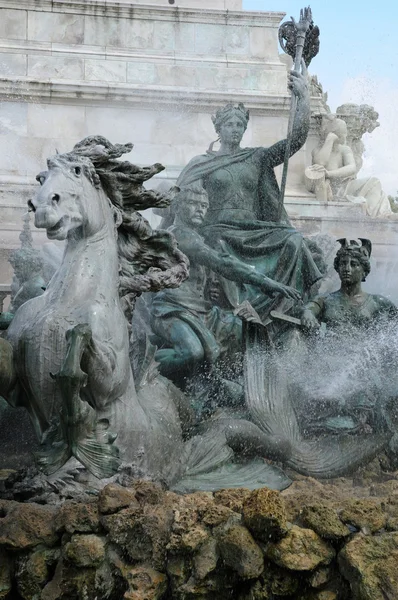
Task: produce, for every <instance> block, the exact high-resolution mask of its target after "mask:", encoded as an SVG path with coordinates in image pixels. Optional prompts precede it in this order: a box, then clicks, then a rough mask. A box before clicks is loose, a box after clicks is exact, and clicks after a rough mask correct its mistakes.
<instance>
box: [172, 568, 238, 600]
mask: <svg viewBox="0 0 398 600" xmlns="http://www.w3.org/2000/svg"><path fill="white" fill-rule="evenodd" d="M240 583H241V582H240ZM240 587H241V585H239V581H238V576H237V575H236V574H235V573H233V572H232V571H231V570H229V569H228V570H225V569H220V570H218V571H217V572H214V573H212V574H211V575H209V576H208V577H206V579H205V580H204V581H198V580H197V579H196V578H195V577H194V576H191V577H189V579H188V580H187V581H186V582H185V583H183V584H182V585H181V586H180V587H178V588H174V589H173V594H172V596H171V597H172V598H173V600H221V599H222V600H224V599H225V600H227V599H231V600H241V594H240V593H239V592H238V590H237V588H240Z"/></svg>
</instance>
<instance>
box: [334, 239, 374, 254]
mask: <svg viewBox="0 0 398 600" xmlns="http://www.w3.org/2000/svg"><path fill="white" fill-rule="evenodd" d="M358 239H359V241H360V242H361V245H359V244H358V242H357V241H356V240H350V241H348V240H347V238H340V239H339V240H337V241H338V242H339V244H340V248H339V249H338V251H337V254H339V253H340V254H345V253H349V254H358V255H359V256H363V257H365V258H370V255H371V254H372V242H371V241H370V240H368V239H366V238H358Z"/></svg>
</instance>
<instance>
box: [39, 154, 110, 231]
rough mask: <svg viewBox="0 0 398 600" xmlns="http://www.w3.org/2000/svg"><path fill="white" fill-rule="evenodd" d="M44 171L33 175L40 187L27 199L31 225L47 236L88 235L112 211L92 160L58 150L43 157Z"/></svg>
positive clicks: (104, 221) (98, 228)
mask: <svg viewBox="0 0 398 600" xmlns="http://www.w3.org/2000/svg"><path fill="white" fill-rule="evenodd" d="M47 167H48V170H47V171H43V172H41V173H39V174H38V175H37V177H36V179H37V181H38V182H39V183H40V185H41V188H40V190H39V191H38V193H37V194H36V197H35V198H34V199H32V200H29V201H28V207H29V209H30V210H31V211H33V212H34V216H35V226H36V227H38V228H41V229H46V230H47V237H48V238H49V239H51V240H65V239H67V238H71V237H90V236H91V235H94V234H95V233H97V232H98V231H100V230H101V229H102V228H103V227H104V225H105V223H106V221H107V220H108V221H109V220H110V221H112V213H111V210H110V206H109V201H108V200H107V198H106V196H105V193H104V192H103V190H102V187H101V184H100V181H99V177H98V175H97V174H96V172H95V168H94V166H93V164H92V162H91V161H90V160H89V159H88V158H87V157H84V156H78V155H76V154H74V153H73V152H72V153H70V154H59V155H57V156H54V157H52V158H50V159H48V161H47Z"/></svg>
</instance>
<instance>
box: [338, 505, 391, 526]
mask: <svg viewBox="0 0 398 600" xmlns="http://www.w3.org/2000/svg"><path fill="white" fill-rule="evenodd" d="M384 509H385V506H384V503H382V502H380V501H378V500H373V499H370V498H363V499H362V498H361V499H355V498H350V499H348V500H346V501H345V502H344V503H343V509H342V511H341V512H340V515H339V516H340V519H341V520H342V521H343V522H344V523H349V524H350V525H354V527H357V528H358V529H362V530H364V533H375V532H376V531H379V530H380V529H383V528H384V527H385V526H386V523H387V514H386V513H385V512H384Z"/></svg>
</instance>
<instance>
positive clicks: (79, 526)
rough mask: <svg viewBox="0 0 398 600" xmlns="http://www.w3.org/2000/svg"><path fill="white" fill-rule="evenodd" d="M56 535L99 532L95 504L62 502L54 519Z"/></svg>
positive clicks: (96, 505) (96, 506)
mask: <svg viewBox="0 0 398 600" xmlns="http://www.w3.org/2000/svg"><path fill="white" fill-rule="evenodd" d="M55 529H56V531H57V532H58V533H63V532H65V531H66V532H67V533H92V532H96V531H99V529H100V521H99V514H98V504H97V502H72V501H71V502H64V504H62V506H61V507H60V509H59V512H58V514H57V516H56V518H55Z"/></svg>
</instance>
